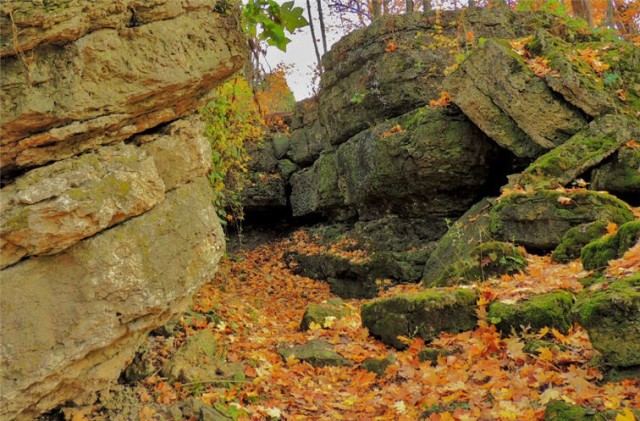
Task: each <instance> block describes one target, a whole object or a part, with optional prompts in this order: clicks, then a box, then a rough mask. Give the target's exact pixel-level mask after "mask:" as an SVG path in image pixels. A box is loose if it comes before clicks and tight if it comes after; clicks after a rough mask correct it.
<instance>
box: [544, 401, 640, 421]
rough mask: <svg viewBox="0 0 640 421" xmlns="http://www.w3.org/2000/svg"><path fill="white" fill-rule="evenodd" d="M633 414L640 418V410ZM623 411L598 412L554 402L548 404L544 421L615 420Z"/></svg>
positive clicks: (634, 411) (634, 410)
mask: <svg viewBox="0 0 640 421" xmlns="http://www.w3.org/2000/svg"><path fill="white" fill-rule="evenodd" d="M631 412H632V413H633V414H634V415H635V416H636V417H638V416H640V410H637V409H632V410H631ZM620 413H622V411H602V412H599V411H596V410H595V409H591V408H586V407H583V406H578V405H571V404H569V403H567V402H565V401H561V400H552V401H550V402H549V403H548V404H547V408H546V410H545V412H544V421H601V420H614V419H616V415H618V414H620Z"/></svg>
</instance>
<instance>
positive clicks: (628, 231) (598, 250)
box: [580, 221, 640, 270]
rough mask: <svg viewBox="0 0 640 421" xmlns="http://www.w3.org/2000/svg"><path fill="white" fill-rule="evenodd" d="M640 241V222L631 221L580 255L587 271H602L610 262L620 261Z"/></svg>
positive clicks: (592, 244) (590, 244)
mask: <svg viewBox="0 0 640 421" xmlns="http://www.w3.org/2000/svg"><path fill="white" fill-rule="evenodd" d="M638 240H640V221H631V222H628V223H626V224H624V225H622V226H621V227H620V229H619V230H618V232H617V233H615V234H614V235H608V236H605V237H603V238H600V239H598V240H595V241H592V242H591V243H589V244H587V245H586V246H585V247H584V248H583V249H582V252H581V254H580V257H581V258H582V265H583V266H584V268H585V269H587V270H595V269H601V268H604V267H606V266H607V262H608V261H609V260H613V259H618V258H620V257H622V255H623V254H624V253H625V252H626V251H627V250H629V249H630V248H631V247H632V246H633V245H634V244H635V243H636V242H638Z"/></svg>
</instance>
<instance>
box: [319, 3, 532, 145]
mask: <svg viewBox="0 0 640 421" xmlns="http://www.w3.org/2000/svg"><path fill="white" fill-rule="evenodd" d="M530 17H531V16H526V15H515V14H513V13H511V12H509V11H507V10H505V9H501V8H497V9H491V10H489V9H473V10H472V9H469V10H465V12H464V13H460V12H447V11H445V12H441V11H438V13H435V12H434V13H431V14H427V15H423V14H418V13H415V14H403V15H388V16H383V17H382V18H381V19H377V20H376V21H375V22H373V23H372V24H371V25H369V26H367V27H366V28H362V29H359V30H356V31H353V32H351V33H350V34H349V35H348V36H346V37H344V38H343V39H341V40H340V41H339V42H337V43H336V44H334V46H333V47H332V49H331V51H329V52H328V53H327V54H325V55H324V57H323V65H324V69H325V71H324V73H323V75H322V79H321V81H320V92H319V97H318V102H319V111H320V123H321V124H322V126H323V127H324V128H325V130H326V132H327V136H328V139H329V141H330V143H331V144H333V145H338V144H340V143H342V142H344V141H346V140H347V139H349V138H350V137H351V136H353V135H355V134H356V133H358V132H360V131H362V130H364V129H366V128H367V127H369V126H370V125H372V124H375V123H377V122H378V121H380V120H383V119H385V118H390V117H395V116H398V115H401V114H404V113H406V112H408V111H410V110H412V109H415V108H417V107H419V106H421V105H424V104H425V103H427V102H428V101H429V100H430V99H433V98H436V97H438V96H439V94H440V91H441V90H442V86H441V81H442V78H443V72H444V69H445V68H446V67H447V66H449V65H451V64H453V63H454V54H452V53H451V51H452V50H456V51H457V50H458V48H460V46H463V48H464V45H465V39H464V38H462V37H461V36H460V34H463V33H465V32H466V31H470V32H471V33H473V34H474V35H475V36H476V37H484V38H490V37H499V38H514V37H516V36H518V35H520V32H519V31H523V33H524V32H526V31H527V29H528V28H530V27H531V25H530V24H529V23H528V22H527V19H529V18H530ZM515 21H517V22H518V24H514V22H515ZM538 23H540V22H538ZM514 28H517V29H514ZM494 70H495V69H492V71H494Z"/></svg>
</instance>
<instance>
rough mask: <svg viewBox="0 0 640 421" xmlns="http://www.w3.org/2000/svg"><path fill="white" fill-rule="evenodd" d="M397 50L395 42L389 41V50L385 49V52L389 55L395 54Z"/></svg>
mask: <svg viewBox="0 0 640 421" xmlns="http://www.w3.org/2000/svg"><path fill="white" fill-rule="evenodd" d="M397 49H398V46H397V45H396V43H395V42H394V41H389V43H388V44H387V48H385V49H384V51H385V52H387V53H393V52H394V51H396V50H397Z"/></svg>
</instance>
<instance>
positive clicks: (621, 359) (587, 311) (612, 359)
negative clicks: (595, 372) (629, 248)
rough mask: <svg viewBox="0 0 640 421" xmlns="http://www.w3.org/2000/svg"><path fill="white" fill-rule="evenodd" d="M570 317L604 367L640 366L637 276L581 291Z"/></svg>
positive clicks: (639, 319) (639, 299)
mask: <svg viewBox="0 0 640 421" xmlns="http://www.w3.org/2000/svg"><path fill="white" fill-rule="evenodd" d="M596 286H598V285H596ZM573 316H574V318H575V320H576V321H577V322H578V323H580V325H582V326H583V327H584V328H585V329H587V332H588V333H589V338H590V339H591V343H592V344H593V347H594V348H595V349H597V350H598V351H600V352H601V353H602V355H603V356H604V360H605V362H606V364H608V365H610V366H614V367H630V366H634V365H640V275H635V276H632V277H630V278H626V279H622V280H617V281H615V282H613V283H611V284H609V285H608V287H607V288H595V289H593V290H587V291H585V292H583V293H582V294H581V295H580V296H579V299H578V301H577V302H576V304H575V306H574V308H573Z"/></svg>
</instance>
